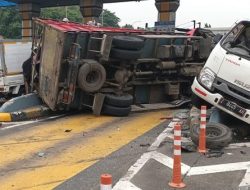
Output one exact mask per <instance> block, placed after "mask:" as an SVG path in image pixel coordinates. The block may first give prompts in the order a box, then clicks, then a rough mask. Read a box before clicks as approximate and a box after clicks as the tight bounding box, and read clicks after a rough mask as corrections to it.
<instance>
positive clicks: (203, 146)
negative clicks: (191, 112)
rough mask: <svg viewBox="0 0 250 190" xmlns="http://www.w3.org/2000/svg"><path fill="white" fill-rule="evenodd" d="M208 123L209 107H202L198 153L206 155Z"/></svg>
mask: <svg viewBox="0 0 250 190" xmlns="http://www.w3.org/2000/svg"><path fill="white" fill-rule="evenodd" d="M206 121H207V106H201V123H200V135H199V147H198V152H199V153H202V154H205V153H206V152H207V150H206Z"/></svg>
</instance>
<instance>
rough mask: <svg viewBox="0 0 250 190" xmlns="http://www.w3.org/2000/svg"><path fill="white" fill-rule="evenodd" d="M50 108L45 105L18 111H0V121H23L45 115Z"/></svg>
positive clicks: (48, 112) (49, 111)
mask: <svg viewBox="0 0 250 190" xmlns="http://www.w3.org/2000/svg"><path fill="white" fill-rule="evenodd" d="M50 113H51V110H50V109H49V108H48V107H45V106H39V107H32V108H28V109H25V110H23V111H18V112H10V113H0V122H12V121H23V120H28V119H34V118H38V117H42V116H46V115H48V114H50Z"/></svg>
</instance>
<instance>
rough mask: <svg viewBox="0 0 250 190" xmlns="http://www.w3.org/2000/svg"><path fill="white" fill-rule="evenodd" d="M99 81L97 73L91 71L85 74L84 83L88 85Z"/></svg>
mask: <svg viewBox="0 0 250 190" xmlns="http://www.w3.org/2000/svg"><path fill="white" fill-rule="evenodd" d="M98 80H99V73H98V72H96V71H91V72H90V73H88V74H87V76H86V81H87V82H88V83H90V84H91V83H96V82H97V81H98Z"/></svg>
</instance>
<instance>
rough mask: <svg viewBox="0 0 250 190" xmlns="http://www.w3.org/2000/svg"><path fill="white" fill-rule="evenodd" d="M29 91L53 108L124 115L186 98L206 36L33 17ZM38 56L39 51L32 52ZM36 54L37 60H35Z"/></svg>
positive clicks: (205, 54)
mask: <svg viewBox="0 0 250 190" xmlns="http://www.w3.org/2000/svg"><path fill="white" fill-rule="evenodd" d="M33 27H34V34H33V52H34V54H35V55H34V57H35V58H33V72H32V82H31V89H32V90H37V91H38V94H39V96H40V97H41V99H42V100H43V101H44V102H45V103H46V104H47V105H48V106H49V108H50V109H52V110H69V109H84V108H91V109H92V110H94V113H96V114H100V113H104V114H111V115H118V116H124V115H128V114H129V112H130V110H131V105H132V104H152V103H160V102H170V101H173V100H177V99H179V98H181V97H183V96H190V94H191V91H190V86H191V83H192V81H193V78H194V77H195V76H196V75H197V74H198V73H199V72H200V70H201V68H202V66H203V64H204V61H205V60H206V58H207V57H208V56H209V53H210V51H211V43H212V39H211V38H203V37H200V36H185V35H176V34H166V33H155V32H147V31H142V30H130V29H115V28H100V27H95V26H88V25H82V24H78V23H67V22H60V21H54V20H42V19H35V20H34V26H33ZM37 54H39V55H37ZM38 57H39V59H38Z"/></svg>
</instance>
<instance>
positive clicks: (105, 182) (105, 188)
mask: <svg viewBox="0 0 250 190" xmlns="http://www.w3.org/2000/svg"><path fill="white" fill-rule="evenodd" d="M100 189H101V190H112V176H111V175H110V174H102V175H101V185H100Z"/></svg>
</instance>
